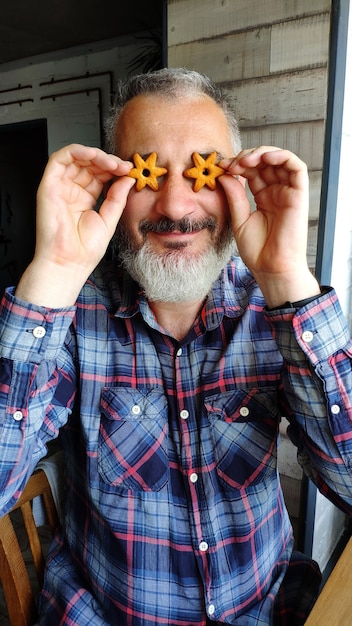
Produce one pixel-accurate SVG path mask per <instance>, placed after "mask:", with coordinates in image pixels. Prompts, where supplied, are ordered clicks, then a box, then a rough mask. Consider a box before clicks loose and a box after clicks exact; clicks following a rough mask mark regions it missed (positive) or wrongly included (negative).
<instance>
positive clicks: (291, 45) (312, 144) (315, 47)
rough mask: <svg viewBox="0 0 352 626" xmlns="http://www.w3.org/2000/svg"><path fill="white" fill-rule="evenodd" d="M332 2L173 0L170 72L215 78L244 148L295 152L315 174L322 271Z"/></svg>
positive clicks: (314, 217)
mask: <svg viewBox="0 0 352 626" xmlns="http://www.w3.org/2000/svg"><path fill="white" fill-rule="evenodd" d="M330 13H331V0H310V2H309V3H308V2H306V0H295V2H281V1H280V0H265V2H262V3H258V2H257V1H256V0H169V1H168V65H169V66H170V67H176V66H184V67H188V68H191V69H196V70H198V71H200V72H203V73H205V74H208V75H209V76H211V77H212V78H213V80H215V82H217V83H218V84H220V85H221V86H222V87H223V88H224V90H225V91H226V92H227V93H228V94H229V97H230V98H231V100H232V102H233V105H234V108H235V111H236V112H237V113H236V117H237V121H238V123H239V126H240V129H241V134H242V143H243V146H244V147H254V146H257V145H277V146H280V147H284V148H287V149H289V150H292V151H293V152H295V153H296V154H297V155H298V156H299V157H300V158H301V159H302V160H303V161H305V163H307V166H308V170H309V174H310V213H309V218H310V223H309V243H308V258H309V264H310V267H314V263H315V254H316V241H317V225H318V218H319V210H320V195H321V193H320V192H321V174H322V167H323V150H324V134H325V118H326V103H327V83H328V57H329V29H330Z"/></svg>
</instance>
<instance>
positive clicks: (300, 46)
mask: <svg viewBox="0 0 352 626" xmlns="http://www.w3.org/2000/svg"><path fill="white" fill-rule="evenodd" d="M329 31H330V13H323V14H320V15H315V16H314V17H311V18H305V19H300V20H294V21H292V22H284V23H282V24H276V25H275V26H273V27H272V29H271V58H270V72H288V71H292V70H295V69H297V68H300V67H316V66H319V65H320V66H324V67H326V64H327V60H328V56H329Z"/></svg>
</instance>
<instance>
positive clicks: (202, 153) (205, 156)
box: [198, 150, 225, 161]
mask: <svg viewBox="0 0 352 626" xmlns="http://www.w3.org/2000/svg"><path fill="white" fill-rule="evenodd" d="M213 152H216V160H217V161H221V160H222V159H224V158H225V157H224V155H223V154H221V152H218V151H217V150H210V151H209V152H198V154H199V155H200V156H201V157H202V159H207V158H208V156H209V155H210V154H212V153H213Z"/></svg>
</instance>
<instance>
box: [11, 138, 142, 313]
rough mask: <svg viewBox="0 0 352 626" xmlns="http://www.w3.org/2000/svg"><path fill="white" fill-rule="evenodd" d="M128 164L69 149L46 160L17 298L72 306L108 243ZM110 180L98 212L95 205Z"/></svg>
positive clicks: (123, 192)
mask: <svg viewBox="0 0 352 626" xmlns="http://www.w3.org/2000/svg"><path fill="white" fill-rule="evenodd" d="M131 167H132V164H131V163H129V162H127V161H122V160H121V159H119V158H118V157H116V156H114V155H108V154H106V153H105V152H103V151H102V150H100V149H98V148H91V147H87V146H81V145H78V144H73V145H70V146H67V147H65V148H63V149H61V150H59V151H58V152H55V153H54V154H52V156H51V157H50V159H49V161H48V164H47V167H46V169H45V172H44V175H43V178H42V181H41V183H40V185H39V188H38V194H37V241H36V250H35V256H34V259H33V261H32V263H31V265H30V266H29V268H28V269H27V270H26V272H25V274H24V275H23V277H22V279H21V281H20V284H19V286H18V289H17V292H16V293H17V295H18V296H19V297H21V298H22V299H25V300H30V301H31V302H33V303H37V304H43V305H46V306H66V305H69V304H73V303H74V302H75V299H76V297H77V295H78V293H79V290H80V288H81V287H82V285H83V283H84V282H85V280H86V279H87V277H88V276H89V274H90V273H91V271H92V270H93V269H94V268H95V267H96V265H97V264H98V262H99V261H100V259H101V258H102V256H103V255H104V253H105V251H106V248H107V246H108V244H109V241H110V239H111V238H112V236H113V234H114V232H115V228H116V225H117V223H118V220H119V218H120V216H121V213H122V211H123V209H124V207H125V205H126V200H127V196H128V193H129V191H130V189H131V187H132V186H133V184H134V180H133V179H131V178H129V177H127V176H126V175H127V173H128V172H129V170H130V169H131ZM114 178H116V180H115V181H114V182H113V183H112V184H111V186H110V187H109V189H108V191H107V194H106V198H105V199H104V201H103V202H102V204H101V206H100V209H99V212H98V211H96V210H95V207H96V203H97V200H98V198H99V196H100V194H101V192H102V190H103V187H104V185H107V184H108V183H109V182H111V181H112V180H113V179H114Z"/></svg>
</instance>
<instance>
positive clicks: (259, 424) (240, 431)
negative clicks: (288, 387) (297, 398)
mask: <svg viewBox="0 0 352 626" xmlns="http://www.w3.org/2000/svg"><path fill="white" fill-rule="evenodd" d="M276 400H277V397H276V389H275V390H273V391H268V390H266V391H261V390H258V389H253V390H250V391H243V390H239V391H236V392H229V393H223V394H217V395H214V396H210V397H208V398H206V399H205V408H206V411H207V413H208V419H209V423H210V432H211V439H212V444H213V448H214V456H215V461H216V466H217V473H218V476H219V478H220V480H221V482H222V483H223V484H224V485H225V486H226V487H227V488H228V487H230V488H232V489H243V488H247V487H250V486H252V485H253V486H254V485H256V484H258V483H260V482H262V481H263V480H264V479H265V478H266V476H267V475H268V474H270V473H272V472H276V467H277V438H278V428H279V414H278V409H277V402H276Z"/></svg>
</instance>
